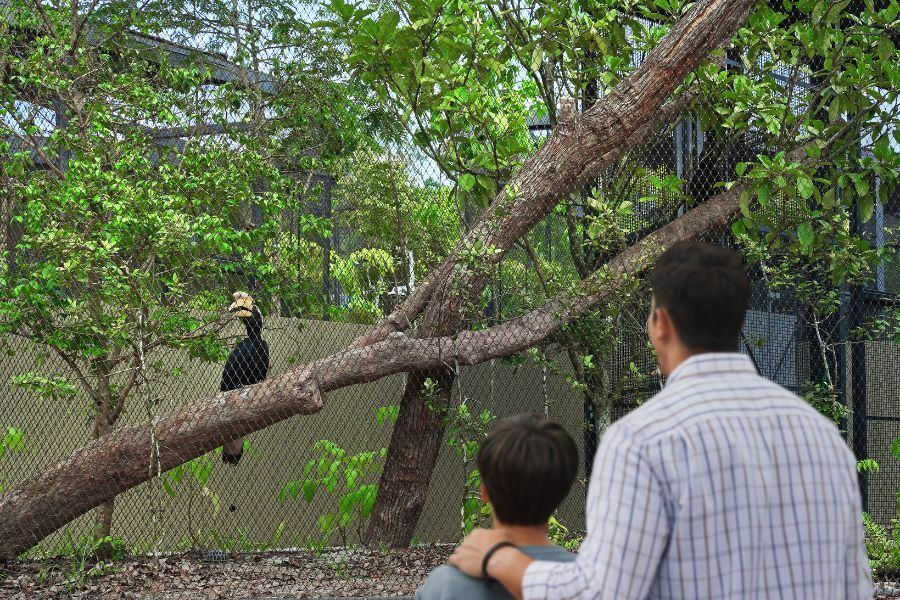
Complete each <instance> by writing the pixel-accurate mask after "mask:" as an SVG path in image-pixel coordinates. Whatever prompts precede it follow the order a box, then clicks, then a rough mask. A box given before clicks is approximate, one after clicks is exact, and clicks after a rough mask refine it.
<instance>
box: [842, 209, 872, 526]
mask: <svg viewBox="0 0 900 600" xmlns="http://www.w3.org/2000/svg"><path fill="white" fill-rule="evenodd" d="M861 231H862V221H861V219H860V215H859V202H858V201H857V200H854V202H853V213H852V215H851V219H850V234H851V235H859V234H860V233H861ZM865 309H866V306H865V297H864V291H863V289H862V287H860V286H858V285H855V286H853V287H851V288H850V302H849V306H848V310H849V312H850V314H849V315H848V319H847V321H848V326H849V331H848V334H849V336H848V337H849V338H850V340H851V341H850V368H851V371H850V397H851V400H852V403H853V404H852V406H853V437H852V438H851V440H852V448H853V454H854V455H855V456H856V460H863V459H865V458H868V457H869V447H868V446H869V426H868V399H867V397H866V342H865V341H864V340H854V339H853V338H854V335H855V333H856V332H858V331H859V329H860V327H861V326H862V325H863V322H864V319H865ZM859 492H860V494H861V495H862V508H863V511H868V509H869V481H868V474H867V473H866V472H865V471H862V472H860V473H859Z"/></svg>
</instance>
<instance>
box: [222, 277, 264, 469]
mask: <svg viewBox="0 0 900 600" xmlns="http://www.w3.org/2000/svg"><path fill="white" fill-rule="evenodd" d="M233 298H234V302H232V303H231V306H229V307H228V312H230V313H231V314H233V315H234V316H236V317H237V318H239V319H242V320H243V321H244V327H245V328H246V329H247V337H245V338H244V339H243V340H241V341H240V343H238V345H237V346H235V347H234V349H233V350H232V351H231V354H229V355H228V360H226V361H225V370H224V371H222V383H221V385H220V386H219V391H221V392H227V391H229V390H235V389H237V388H241V387H244V386H245V385H253V384H254V383H259V382H260V381H262V380H263V379H265V378H266V375H267V374H268V372H269V344H267V343H266V341H265V340H264V339H262V330H263V319H262V313H261V312H260V311H259V307H258V306H256V303H255V302H253V298H251V297H250V295H249V294H247V293H246V292H235V293H234V294H233ZM243 453H244V440H243V438H238V439H236V440H232V441H230V442H228V443H227V444H225V445H224V446H223V447H222V462H226V463H228V464H231V465H236V464H238V461H240V460H241V455H242V454H243Z"/></svg>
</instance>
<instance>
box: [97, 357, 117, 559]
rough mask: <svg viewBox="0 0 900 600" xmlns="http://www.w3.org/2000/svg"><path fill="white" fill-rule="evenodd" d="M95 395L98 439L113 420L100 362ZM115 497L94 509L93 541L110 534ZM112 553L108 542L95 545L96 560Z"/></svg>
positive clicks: (110, 397) (106, 557) (106, 382)
mask: <svg viewBox="0 0 900 600" xmlns="http://www.w3.org/2000/svg"><path fill="white" fill-rule="evenodd" d="M97 372H98V378H97V395H98V396H99V397H100V401H99V402H98V403H97V412H96V414H95V415H94V431H93V434H94V439H95V440H98V439H100V438H102V437H103V436H105V435H106V434H108V433H109V432H110V431H112V425H113V424H112V421H113V414H112V411H113V405H112V402H113V399H112V387H111V386H110V383H109V377H108V375H107V369H106V367H105V365H103V364H101V365H99V366H98V367H97ZM115 502H116V499H115V497H113V498H110V499H109V500H107V501H106V502H104V503H103V504H101V505H100V506H98V507H97V509H96V510H95V511H94V531H93V534H94V541H95V542H101V540H103V539H104V538H107V537H109V536H110V535H111V534H112V519H113V511H114V510H115ZM111 554H112V546H111V544H109V543H108V542H102V543H99V544H96V545H95V548H94V558H96V559H97V560H108V559H109V557H110V556H111Z"/></svg>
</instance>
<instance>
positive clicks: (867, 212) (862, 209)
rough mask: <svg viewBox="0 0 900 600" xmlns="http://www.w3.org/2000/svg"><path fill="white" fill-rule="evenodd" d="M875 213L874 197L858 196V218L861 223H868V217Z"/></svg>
mask: <svg viewBox="0 0 900 600" xmlns="http://www.w3.org/2000/svg"><path fill="white" fill-rule="evenodd" d="M874 213H875V198H873V197H872V196H868V195H866V196H860V198H859V218H860V220H861V221H862V222H863V223H868V222H869V219H871V218H872V215H873V214H874Z"/></svg>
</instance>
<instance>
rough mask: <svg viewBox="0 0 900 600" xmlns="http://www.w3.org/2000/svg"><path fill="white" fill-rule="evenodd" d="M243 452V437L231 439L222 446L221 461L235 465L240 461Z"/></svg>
mask: <svg viewBox="0 0 900 600" xmlns="http://www.w3.org/2000/svg"><path fill="white" fill-rule="evenodd" d="M243 454H244V438H238V439H236V440H231V441H230V442H228V443H227V444H225V445H224V446H222V462H224V463H228V464H229V465H236V464H238V463H239V462H240V461H241V456H242V455H243Z"/></svg>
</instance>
